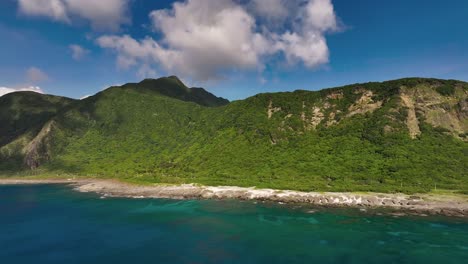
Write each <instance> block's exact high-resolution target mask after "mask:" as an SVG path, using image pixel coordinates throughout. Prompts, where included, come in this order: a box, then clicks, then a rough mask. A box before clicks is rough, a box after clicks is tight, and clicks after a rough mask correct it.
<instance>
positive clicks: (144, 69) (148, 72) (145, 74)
mask: <svg viewBox="0 0 468 264" xmlns="http://www.w3.org/2000/svg"><path fill="white" fill-rule="evenodd" d="M156 74H157V72H156V70H155V69H153V68H152V67H151V66H149V65H148V64H143V65H142V66H141V67H140V68H139V69H138V71H137V76H138V78H140V79H146V78H155V77H156Z"/></svg>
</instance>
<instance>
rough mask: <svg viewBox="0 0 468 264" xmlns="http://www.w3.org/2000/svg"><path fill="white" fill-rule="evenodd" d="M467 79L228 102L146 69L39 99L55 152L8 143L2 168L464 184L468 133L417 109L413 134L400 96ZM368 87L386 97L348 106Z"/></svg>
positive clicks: (467, 184)
mask: <svg viewBox="0 0 468 264" xmlns="http://www.w3.org/2000/svg"><path fill="white" fill-rule="evenodd" d="M459 84H460V85H462V84H463V85H464V83H458V82H455V83H454V82H453V81H442V80H435V79H416V78H413V79H402V80H397V81H390V82H384V83H368V84H356V85H349V86H345V87H340V88H333V89H327V90H322V91H317V92H311V91H295V92H288V93H274V94H259V95H256V96H253V97H251V98H248V99H246V100H241V101H235V102H232V103H229V104H226V103H227V102H226V101H225V100H224V99H220V98H216V97H214V96H213V95H211V94H209V93H207V92H206V91H204V90H201V89H193V88H192V89H188V88H187V87H185V85H183V84H182V83H181V82H180V81H179V80H178V79H177V78H175V77H171V78H163V79H158V80H146V81H143V82H142V83H140V84H128V85H124V86H122V87H112V88H110V89H108V90H106V91H103V92H101V93H99V94H97V95H95V96H93V97H89V98H87V99H85V100H81V101H79V102H76V103H72V104H71V105H69V104H68V103H65V104H64V105H63V107H61V110H60V111H56V110H50V109H51V106H50V105H45V106H44V107H43V108H42V110H41V111H36V110H31V112H38V113H39V114H40V115H41V116H44V120H46V119H47V120H49V119H50V120H53V122H54V123H53V124H54V125H53V129H52V130H51V132H50V133H49V134H48V135H47V138H46V139H47V140H46V141H45V143H44V144H43V145H44V146H46V147H45V148H46V149H47V150H46V151H47V156H48V157H50V158H49V159H48V162H46V163H44V164H43V165H42V166H41V167H40V168H39V169H37V170H35V171H33V172H31V171H29V170H27V169H25V168H24V167H23V166H22V163H21V158H22V157H21V155H6V154H5V151H4V152H3V156H2V155H0V164H1V165H0V174H4V175H15V174H17V173H19V174H21V175H25V174H38V175H41V174H47V175H52V174H58V175H61V174H73V175H79V176H89V177H105V178H109V177H116V178H122V179H127V180H132V181H139V182H156V183H201V184H207V185H239V186H257V187H271V188H277V189H297V190H315V191H379V192H397V191H402V192H426V191H430V190H431V189H434V188H435V187H437V188H439V189H455V190H464V191H466V190H468V175H467V171H468V170H467V167H466V166H467V165H466V164H468V158H467V157H468V148H467V143H466V142H464V141H463V140H461V139H460V138H456V137H454V136H453V135H451V134H450V133H447V130H444V129H441V128H440V127H434V126H432V125H430V124H428V123H426V122H424V116H422V115H420V114H418V115H419V117H418V118H419V119H420V121H421V123H420V130H421V134H420V135H419V136H418V137H417V138H415V139H412V138H411V137H410V136H409V133H408V128H407V126H406V123H405V122H406V117H407V111H408V109H407V108H406V107H403V106H402V104H401V100H400V97H399V93H400V89H401V87H406V88H408V89H412V88H414V87H419V88H418V89H433V88H431V87H437V88H434V89H437V92H438V93H442V92H441V91H439V87H444V86H445V85H449V86H451V87H459V86H460V85H459ZM421 87H422V88H421ZM460 87H461V86H460ZM465 87H466V86H465ZM414 89H415V88H414ZM443 89H444V91H445V90H446V88H443ZM456 89H458V90H457V91H461V92H466V88H456ZM456 89H455V88H453V93H452V95H453V94H455V92H456ZM460 89H461V90H460ZM361 90H366V91H371V92H372V98H371V99H372V100H373V102H377V101H379V102H382V105H381V107H378V108H377V109H375V111H367V112H366V111H363V112H362V113H359V114H354V115H350V114H349V113H350V111H351V110H350V109H354V108H353V105H356V104H357V103H356V102H358V101H359V99H360V97H361V96H362V93H363V92H360V91H361ZM444 95H446V94H444ZM34 96H38V95H34ZM447 96H448V94H447ZM1 99H2V100H3V99H4V98H3V97H2V98H1ZM31 100H33V99H31ZM34 100H36V99H34ZM62 100H65V99H62ZM181 100H182V101H181ZM62 102H65V101H62ZM66 102H68V101H66ZM30 105H31V104H29V105H27V106H24V107H25V108H24V109H23V108H22V109H23V110H24V112H28V111H30V110H29V109H27V108H26V107H29V106H30ZM312 106H317V107H319V108H320V109H321V114H322V115H323V120H320V122H319V124H318V125H317V126H316V127H313V128H312V127H311V126H310V123H311V120H312V117H314V116H317V114H316V113H314V108H313V107H312ZM359 107H361V109H365V108H364V107H363V106H359V105H358V106H357V109H359ZM270 108H271V109H270ZM273 108H274V109H273ZM269 109H270V110H271V113H270V117H269ZM315 111H316V110H315ZM2 113H3V112H2ZM46 113H47V114H48V115H49V114H53V117H51V116H50V115H49V116H47V118H46ZM5 116H9V114H7V115H5ZM4 118H5V117H4ZM19 119H21V118H19ZM41 120H42V119H41ZM332 121H333V122H332ZM41 122H42V123H44V121H41ZM328 122H332V123H330V124H327V123H328ZM2 124H3V123H2ZM4 131H7V132H4ZM8 131H10V132H8ZM11 131H16V133H18V135H19V134H21V133H23V132H24V131H23V130H21V131H19V130H18V129H17V128H16V127H11V125H7V126H5V128H3V129H2V130H1V134H0V136H1V140H2V141H1V142H4V143H2V144H1V145H0V147H2V148H3V150H5V149H9V150H11V149H12V148H13V147H11V145H12V144H10V145H8V144H5V142H11V141H12V140H11V139H10V138H7V137H6V135H10V134H11ZM2 148H0V150H1V149H2ZM18 151H19V150H17V151H16V152H15V153H18ZM10 152H11V151H10ZM13 152H14V151H13ZM1 153H2V152H0V154H1ZM1 171H3V172H1Z"/></svg>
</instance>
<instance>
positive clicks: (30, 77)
mask: <svg viewBox="0 0 468 264" xmlns="http://www.w3.org/2000/svg"><path fill="white" fill-rule="evenodd" d="M26 79H27V81H28V82H29V83H32V84H36V83H40V82H44V81H47V80H48V79H49V76H47V74H46V73H45V72H43V71H42V70H41V69H39V68H36V67H30V68H29V69H28V70H27V71H26Z"/></svg>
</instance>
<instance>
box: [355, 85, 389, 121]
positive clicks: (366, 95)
mask: <svg viewBox="0 0 468 264" xmlns="http://www.w3.org/2000/svg"><path fill="white" fill-rule="evenodd" d="M361 92H362V96H361V98H359V99H358V100H357V101H356V103H354V104H353V105H351V106H350V107H349V109H348V111H349V113H348V116H353V115H357V114H365V113H368V112H374V111H375V110H377V109H379V108H380V107H381V106H382V103H383V102H382V101H377V102H374V100H373V99H372V97H373V96H374V93H373V92H372V91H366V90H361Z"/></svg>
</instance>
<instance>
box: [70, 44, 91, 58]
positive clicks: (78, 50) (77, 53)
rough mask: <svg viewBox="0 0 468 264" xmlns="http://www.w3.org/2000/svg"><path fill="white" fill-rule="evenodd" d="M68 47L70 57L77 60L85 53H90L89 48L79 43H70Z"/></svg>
mask: <svg viewBox="0 0 468 264" xmlns="http://www.w3.org/2000/svg"><path fill="white" fill-rule="evenodd" d="M68 47H69V48H70V50H71V52H72V58H73V59H74V60H77V61H79V60H81V59H82V58H84V57H85V56H86V55H88V54H89V53H90V51H89V50H87V49H85V48H83V47H81V46H80V45H76V44H72V45H70V46H68Z"/></svg>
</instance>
